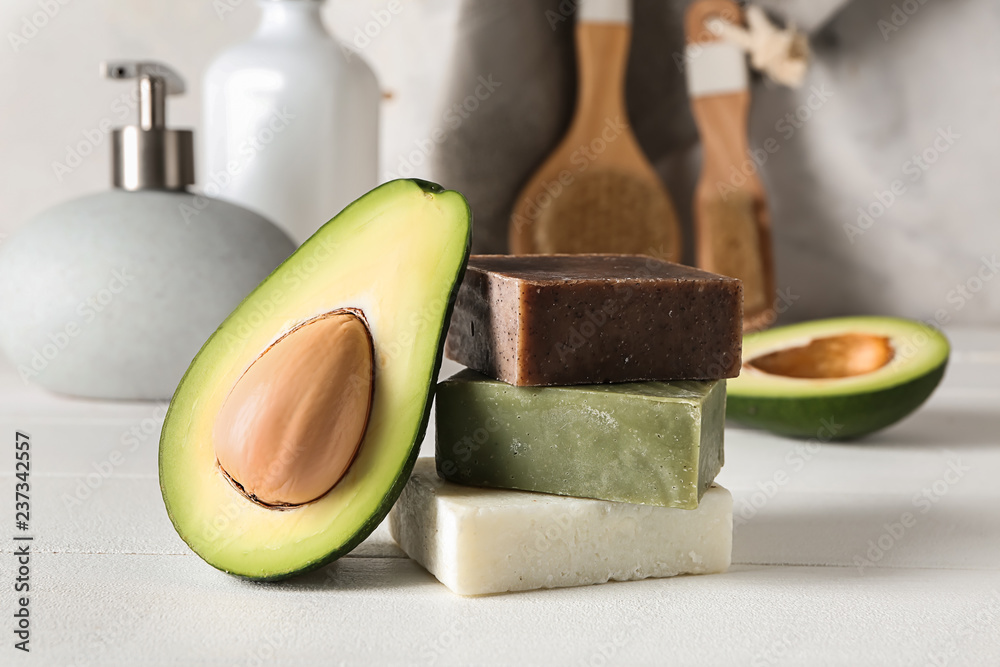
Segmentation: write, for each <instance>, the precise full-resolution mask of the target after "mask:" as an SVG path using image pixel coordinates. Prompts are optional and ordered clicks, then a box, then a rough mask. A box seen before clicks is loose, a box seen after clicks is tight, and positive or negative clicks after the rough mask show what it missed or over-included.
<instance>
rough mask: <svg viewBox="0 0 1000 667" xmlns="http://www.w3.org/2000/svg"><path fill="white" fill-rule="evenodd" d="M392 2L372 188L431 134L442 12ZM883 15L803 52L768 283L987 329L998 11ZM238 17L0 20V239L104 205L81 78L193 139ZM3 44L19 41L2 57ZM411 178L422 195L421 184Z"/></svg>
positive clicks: (816, 312)
mask: <svg viewBox="0 0 1000 667" xmlns="http://www.w3.org/2000/svg"><path fill="white" fill-rule="evenodd" d="M399 1H400V2H402V3H403V7H404V9H403V11H402V12H401V13H399V14H398V15H396V16H395V17H393V18H392V20H391V21H390V22H389V24H388V25H387V26H385V27H384V28H381V29H379V30H378V31H372V32H377V34H375V35H374V37H372V38H371V42H370V44H368V45H367V46H366V47H365V48H364V49H363V51H362V53H363V55H364V57H365V58H366V59H367V60H368V61H369V63H370V64H371V65H372V67H373V68H374V69H375V71H376V73H377V74H378V76H379V77H380V80H381V82H382V86H383V89H384V91H385V93H386V95H387V99H386V101H385V104H384V110H383V125H382V128H383V129H382V132H383V141H382V155H381V159H382V170H383V176H388V175H389V174H390V173H391V172H393V171H395V170H396V169H397V167H398V165H399V162H400V159H401V157H402V156H404V155H406V154H408V153H410V152H411V151H412V150H413V149H414V148H415V142H417V141H419V140H421V139H424V138H426V137H427V136H429V135H430V133H431V131H432V130H433V129H435V128H437V127H439V126H440V125H441V124H442V119H441V118H440V109H441V107H440V105H439V101H440V96H441V95H442V93H443V92H444V85H445V82H446V78H447V76H448V63H449V60H450V58H451V56H452V49H453V44H454V37H455V34H456V29H455V26H456V19H457V9H458V5H459V2H460V0H399ZM663 1H664V2H668V1H672V2H683V0H663ZM811 1H812V0H809V2H806V3H805V4H803V1H799V0H766V2H767V3H769V4H771V5H772V6H778V7H779V8H781V9H789V10H790V15H796V16H800V18H803V20H800V24H806V25H808V24H809V20H808V18H805V14H803V12H804V10H803V7H807V8H808V7H813V5H811V4H809V3H810V2H811ZM480 2H483V3H484V4H485V3H493V2H503V0H480ZM839 2H840V0H836V2H834V3H833V4H838V3H839ZM894 3H895V0H856V1H855V2H854V3H852V4H851V5H850V7H848V8H847V11H845V12H842V13H841V15H840V18H839V19H837V20H835V21H834V23H833V29H831V30H829V31H827V33H826V34H825V36H824V37H823V38H822V40H821V42H820V43H818V44H817V45H816V46H817V55H818V59H817V62H816V65H815V67H814V68H813V71H812V72H811V74H810V81H809V84H810V85H812V84H817V85H822V84H829V85H830V86H831V87H832V88H833V89H834V90H836V91H837V94H836V96H835V97H834V98H833V99H832V101H830V102H829V103H828V104H824V105H823V108H822V110H821V111H820V112H817V113H816V114H815V118H814V119H813V120H811V121H810V122H808V123H807V124H806V125H805V126H804V127H803V128H802V129H801V130H799V131H797V132H796V134H795V137H794V139H793V140H789V141H788V142H787V147H785V148H783V150H782V152H781V153H780V154H778V155H777V156H776V157H775V158H774V159H773V160H771V162H770V163H769V164H768V165H766V167H765V168H764V169H763V171H764V172H765V174H764V175H765V177H766V180H767V181H768V185H769V186H772V191H773V194H774V196H773V198H772V204H773V209H774V210H773V213H774V216H775V223H776V239H775V243H776V250H777V252H778V260H779V261H778V268H779V276H778V281H779V284H780V285H781V286H782V287H786V288H791V289H792V290H794V291H795V292H796V293H798V294H799V295H801V300H800V302H799V304H797V305H796V308H795V317H794V319H803V318H810V317H819V316H824V315H829V314H840V313H851V312H865V313H894V314H899V315H906V316H910V317H915V318H923V319H930V320H934V319H935V318H936V317H937V316H938V315H942V316H943V317H944V318H946V319H944V320H941V319H938V321H939V322H940V323H951V324H954V323H977V324H997V323H1000V278H995V276H997V275H1000V272H997V271H996V270H995V269H993V268H991V266H987V264H986V263H985V262H986V260H988V259H989V258H991V257H993V256H994V255H995V254H997V253H998V251H1000V220H998V217H1000V205H998V204H997V202H1000V186H998V185H997V182H998V180H1000V167H998V164H997V158H998V157H1000V115H998V110H1000V41H998V40H997V38H996V34H997V33H996V30H997V27H998V26H1000V3H998V2H997V0H936V1H935V2H927V3H923V0H920V2H917V0H912V2H910V5H913V6H915V7H918V8H919V9H918V11H917V13H916V14H915V15H914V16H913V17H912V18H906V17H904V18H906V22H905V27H904V28H903V29H900V30H899V31H898V32H896V33H893V34H891V35H890V36H888V37H886V36H884V35H883V34H881V29H880V28H879V25H881V23H880V22H884V21H885V20H887V19H889V18H890V17H891V16H892V15H893V11H894V7H895V6H896V4H898V3H896V4H894ZM914 3H916V4H914ZM388 4H389V0H329V1H328V3H327V6H326V9H325V19H326V20H327V24H328V26H329V27H330V29H331V30H332V31H333V32H334V33H335V34H336V35H338V36H339V37H340V38H341V39H342V40H344V41H345V42H348V43H350V42H352V41H354V38H355V37H356V35H357V34H358V30H363V29H364V28H365V26H366V24H368V23H370V22H371V21H372V20H373V14H372V12H378V11H379V10H383V9H385V8H386V6H387V5H388ZM830 4H831V0H825V1H824V2H821V3H820V4H818V5H816V6H815V7H819V8H822V7H825V6H826V5H830ZM908 6H909V5H908ZM815 7H814V9H815ZM45 8H48V10H49V13H52V14H53V16H51V17H47V16H45V14H44V13H43V12H44V9H45ZM792 9H794V11H791V10H792ZM227 10H228V11H227ZM817 11H818V10H817ZM824 11H826V10H824ZM821 13H822V12H821ZM258 16H259V10H258V8H257V6H256V1H255V0H3V2H2V4H0V37H2V39H3V43H2V44H0V82H2V85H0V234H8V233H10V232H11V231H13V230H15V229H17V228H18V227H19V226H21V225H22V224H24V223H25V222H26V221H27V220H28V219H29V218H30V217H31V216H32V215H34V214H36V213H38V212H39V211H42V210H43V209H45V208H47V207H49V206H51V205H53V204H55V203H57V202H60V201H65V200H67V199H70V198H73V197H76V196H78V195H81V194H84V193H87V192H91V191H95V190H99V189H103V188H106V187H108V170H109V156H108V149H109V147H108V144H109V139H108V137H106V136H104V135H103V134H102V133H100V131H99V130H98V128H99V127H100V126H101V124H102V122H104V123H105V124H107V122H108V121H110V122H111V123H112V124H113V125H121V124H124V123H125V122H130V121H131V118H128V119H125V118H123V114H121V113H120V111H121V110H122V106H121V100H123V99H127V96H128V95H129V94H130V93H131V88H130V86H129V85H126V84H123V83H113V82H108V81H104V80H102V79H100V78H99V77H98V63H99V62H100V61H101V60H104V59H108V58H147V59H156V60H162V61H164V62H167V63H170V64H171V65H173V66H175V67H176V68H177V69H178V70H179V71H181V72H182V73H183V74H184V75H185V76H186V78H187V80H188V82H189V87H190V92H189V93H188V95H186V96H184V97H182V98H179V99H176V100H175V101H172V102H171V103H170V107H169V114H170V123H171V125H173V126H177V127H195V128H197V127H198V126H199V124H200V106H201V100H200V84H201V77H202V74H203V72H204V70H205V68H206V66H207V64H208V63H209V62H210V60H211V58H212V57H213V55H214V54H216V53H218V52H219V51H221V50H222V49H224V48H225V47H227V46H228V45H230V44H233V43H234V42H237V41H239V40H241V39H243V38H245V37H246V36H247V35H249V34H250V32H251V31H252V30H253V28H254V26H255V25H256V22H257V19H258ZM33 23H39V24H41V23H44V25H43V26H42V27H40V28H37V29H36V28H35V27H34V26H33ZM11 34H15V35H19V36H22V37H23V41H18V43H17V44H12V43H11V40H10V35H11ZM756 92H757V93H758V95H757V97H756V98H755V103H754V104H755V110H754V118H753V126H752V128H751V129H752V133H753V135H754V139H755V140H758V141H759V140H760V139H761V138H763V137H767V136H770V135H773V134H774V133H775V123H774V121H775V120H776V119H780V118H782V117H783V116H784V115H785V114H786V113H787V112H789V111H790V110H792V111H794V110H795V109H797V108H799V107H800V106H801V105H802V104H805V103H807V102H808V99H809V95H810V90H809V86H807V87H806V89H804V90H802V91H798V92H790V91H781V90H774V89H765V90H763V91H761V90H760V89H758V90H757V91H756ZM951 126H954V128H955V130H956V131H957V132H958V133H959V134H961V137H962V138H961V140H960V141H959V142H958V143H957V144H956V145H955V146H954V148H952V149H950V150H949V151H948V153H947V155H946V156H945V158H946V159H941V160H940V161H939V162H938V164H937V165H936V166H935V167H934V169H933V170H932V171H930V172H928V173H927V175H926V176H925V177H922V178H921V179H920V180H919V182H917V183H916V184H914V185H912V186H910V188H909V191H908V193H907V195H906V196H905V198H902V199H901V201H900V202H899V203H897V204H896V205H895V206H894V207H893V208H892V210H891V212H890V213H888V214H887V215H886V216H885V217H884V218H881V219H879V220H878V221H877V224H875V225H874V227H873V228H872V230H871V231H870V232H866V234H865V236H864V239H863V240H859V241H858V242H857V243H849V239H848V238H847V237H846V236H845V235H844V230H843V229H842V227H843V225H844V224H845V223H850V222H853V221H854V220H855V219H856V218H857V217H858V216H857V209H858V207H866V206H871V205H872V202H873V201H874V197H875V193H876V192H877V191H880V190H884V189H885V188H886V187H887V186H888V184H890V183H891V182H892V181H893V179H897V178H900V177H901V173H900V171H901V169H903V165H905V164H906V160H908V159H909V156H911V155H912V154H914V153H916V152H919V151H921V150H924V149H926V148H927V147H928V146H929V145H930V142H933V141H934V140H935V137H936V136H937V132H938V130H939V129H942V128H948V127H951ZM73 151H80V152H83V151H87V152H89V154H88V155H86V156H84V157H82V159H81V161H80V164H79V166H77V167H75V168H72V169H71V170H70V171H69V172H68V173H65V174H57V173H56V169H55V168H54V165H55V164H56V163H63V164H65V163H67V158H68V154H69V153H71V152H73ZM418 175H425V176H428V177H433V174H431V173H430V172H429V170H428V169H427V168H426V167H424V168H423V169H422V173H421V174H418ZM776 186H780V188H781V190H780V192H778V188H777V187H776ZM984 271H985V273H986V274H988V278H987V279H985V280H982V279H980V278H979V276H982V275H983V272H984ZM970 281H971V282H970ZM970 285H971V286H972V287H975V288H977V289H976V291H975V293H974V294H973V295H972V296H971V297H970V298H969V299H966V298H965V297H961V296H956V290H957V289H961V288H964V287H968V286H970Z"/></svg>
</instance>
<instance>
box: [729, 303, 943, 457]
mask: <svg viewBox="0 0 1000 667" xmlns="http://www.w3.org/2000/svg"><path fill="white" fill-rule="evenodd" d="M817 349H822V350H825V351H826V353H827V354H826V355H825V358H824V355H822V354H818V353H817V354H813V355H812V357H813V358H812V359H811V360H809V356H808V355H804V354H803V351H804V350H817ZM883 353H884V354H883ZM949 353H950V346H949V344H948V340H947V339H946V338H945V337H944V335H942V334H941V332H939V331H938V330H937V329H934V328H932V327H929V326H927V325H925V324H922V323H919V322H914V321H911V320H903V319H897V318H891V317H846V318H838V319H830V320H819V321H816V322H806V323H803V324H796V325H791V326H787V327H779V328H777V329H772V330H770V331H764V332H761V333H756V334H750V335H748V336H746V337H745V338H744V340H743V370H742V372H741V373H740V376H739V377H738V378H736V379H735V380H730V381H729V384H728V392H729V398H728V402H727V407H726V416H727V417H729V418H730V419H732V420H734V421H737V422H741V423H744V424H748V425H751V426H756V427H758V428H763V429H767V430H769V431H773V432H775V433H779V434H782V435H788V436H792V437H797V438H816V439H819V440H821V441H826V440H847V439H853V438H859V437H861V436H864V435H867V434H869V433H872V432H874V431H878V430H880V429H883V428H885V427H887V426H890V425H892V424H894V423H896V422H897V421H899V420H901V419H903V418H904V417H906V416H907V415H909V414H910V413H912V412H913V411H914V410H916V409H917V408H918V407H920V405H921V404H922V403H923V402H924V401H925V400H927V398H928V397H929V396H930V395H931V394H932V393H933V392H934V389H935V388H936V387H937V385H938V383H939V382H940V381H941V378H942V376H943V375H944V371H945V367H946V366H947V364H948V356H949ZM851 364H853V365H851ZM831 368H833V369H838V368H839V369H840V370H841V372H840V374H839V376H838V373H837V371H836V370H834V371H831V370H830V369H831ZM844 369H849V370H844Z"/></svg>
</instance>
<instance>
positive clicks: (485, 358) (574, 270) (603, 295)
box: [445, 255, 743, 386]
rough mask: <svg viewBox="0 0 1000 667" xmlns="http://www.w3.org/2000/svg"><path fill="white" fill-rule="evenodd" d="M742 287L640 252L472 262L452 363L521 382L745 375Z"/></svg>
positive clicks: (452, 339) (451, 338)
mask: <svg viewBox="0 0 1000 667" xmlns="http://www.w3.org/2000/svg"><path fill="white" fill-rule="evenodd" d="M742 343H743V288H742V286H741V284H740V281H738V280H734V279H733V278H726V277H724V276H719V275H715V274H713V273H707V272H705V271H699V270H698V269H692V268H689V267H686V266H680V265H678V264H671V263H670V262H664V261H661V260H657V259H653V258H651V257H643V256H638V255H524V256H518V257H513V256H508V255H474V256H473V257H472V258H471V259H470V260H469V267H468V269H467V271H466V273H465V280H464V281H463V283H462V286H461V288H460V289H459V292H458V300H457V302H456V303H455V311H454V314H453V315H452V318H451V328H450V329H449V331H448V339H447V342H446V344H445V354H446V355H447V356H448V358H449V359H454V360H455V361H457V362H459V363H461V364H465V365H466V366H469V367H470V368H474V369H475V370H477V371H479V372H481V373H485V374H487V375H490V376H492V377H495V378H497V379H498V380H502V381H504V382H507V383H509V384H514V385H518V386H544V385H568V384H596V383H601V382H637V381H642V380H663V381H666V380H719V379H722V378H730V377H736V376H737V375H738V374H739V372H740V361H741V359H740V357H741V351H742Z"/></svg>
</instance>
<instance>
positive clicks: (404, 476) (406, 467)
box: [223, 179, 472, 582]
mask: <svg viewBox="0 0 1000 667" xmlns="http://www.w3.org/2000/svg"><path fill="white" fill-rule="evenodd" d="M410 180H412V181H414V182H416V183H417V185H419V186H420V188H421V189H422V190H424V191H425V192H430V193H432V194H439V193H442V192H447V190H445V189H444V188H443V187H441V186H440V185H437V184H436V183H431V182H429V181H421V180H418V179H410ZM466 209H467V210H468V216H469V228H470V229H471V228H472V209H470V208H469V205H468V203H466ZM471 250H472V235H471V234H469V235H468V236H466V238H465V258H464V259H463V260H462V263H461V265H460V268H459V270H458V275H457V276H456V277H455V282H454V285H453V287H452V290H451V294H449V295H448V307H447V310H446V311H445V316H444V328H443V329H442V332H441V336H440V339H439V344H438V348H437V358H436V359H435V360H434V372H433V374H432V375H431V378H432V379H431V384H430V387H429V388H428V390H427V391H428V394H427V402H426V403H425V405H424V416H423V418H422V419H421V420H420V428H419V429H417V437H416V441H415V442H414V444H413V446H412V447H411V448H410V455H409V457H407V459H406V463H405V464H403V470H402V472H401V473H400V474H399V477H397V478H396V481H395V483H394V484H393V485H392V487H391V488H390V489H389V491H388V493H386V494H385V497H384V498H383V499H382V503H381V504H380V505H379V506H378V509H376V510H375V512H373V513H372V515H371V518H370V519H368V522H367V523H365V524H364V525H363V526H361V528H360V530H358V532H357V533H355V534H354V536H353V537H352V538H351V539H350V540H348V541H347V542H346V543H344V546H342V547H341V548H339V549H337V550H336V551H334V552H332V553H330V554H327V556H326V557H325V558H321V559H319V560H316V561H313V562H312V563H308V564H307V565H304V566H302V567H300V568H296V569H295V570H291V571H288V572H281V573H277V574H273V575H270V576H265V577H254V576H249V575H245V574H236V576H238V577H240V578H242V579H247V580H250V581H259V582H276V581H282V580H284V579H288V578H290V577H297V576H300V575H303V574H306V573H308V572H312V571H313V570H318V569H319V568H321V567H324V566H326V565H329V564H330V563H332V562H334V561H335V560H338V559H339V558H341V557H343V556H346V555H347V554H349V553H350V552H351V551H354V549H355V548H356V547H357V546H358V545H359V544H361V543H362V542H364V541H365V540H366V539H368V536H369V535H371V534H372V533H373V532H374V531H375V529H376V528H378V526H379V524H380V523H382V521H383V520H384V519H385V517H386V516H388V514H389V510H391V509H392V506H393V505H395V504H396V501H397V500H398V499H399V495H400V494H401V493H402V492H403V487H405V486H406V483H407V482H409V481H410V474H411V473H412V472H413V466H414V465H416V463H417V458H418V457H419V456H420V443H421V442H423V440H424V435H425V434H426V433H427V424H428V423H429V422H430V418H431V405H432V404H433V403H434V390H435V388H436V387H437V377H438V375H439V374H440V372H441V360H442V359H443V358H444V337H445V334H446V333H447V332H448V325H449V324H450V323H451V314H452V312H453V311H454V309H455V301H456V299H457V297H458V288H459V287H461V286H462V280H463V279H464V278H465V269H466V265H467V264H468V263H469V254H470V252H471ZM223 571H225V572H226V573H227V574H233V573H232V572H228V571H226V570H223Z"/></svg>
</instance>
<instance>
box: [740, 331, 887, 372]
mask: <svg viewBox="0 0 1000 667" xmlns="http://www.w3.org/2000/svg"><path fill="white" fill-rule="evenodd" d="M895 354H896V351H895V348H893V346H892V343H891V342H890V341H889V338H887V337H885V336H878V335H873V334H863V333H848V334H841V335H838V336H828V337H825V338H815V339H813V340H812V341H810V342H809V343H808V344H807V345H803V346H800V347H791V348H786V349H783V350H778V351H777V352H771V353H770V354H765V355H762V356H759V357H756V358H755V359H750V360H749V361H747V362H746V365H747V367H749V368H754V369H757V370H759V371H762V372H764V373H769V374H771V375H782V376H785V377H792V378H803V379H834V378H847V377H855V376H858V375H867V374H868V373H873V372H875V371H877V370H879V369H880V368H883V367H884V366H886V365H887V364H888V363H889V362H890V361H892V359H893V357H894V356H895Z"/></svg>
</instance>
